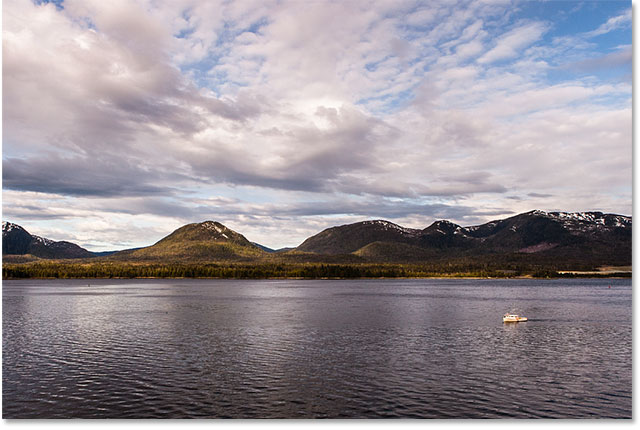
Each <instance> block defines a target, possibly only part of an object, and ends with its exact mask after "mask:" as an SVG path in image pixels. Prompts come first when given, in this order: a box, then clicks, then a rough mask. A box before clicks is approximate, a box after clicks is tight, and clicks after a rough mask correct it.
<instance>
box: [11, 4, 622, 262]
mask: <svg viewBox="0 0 640 430" xmlns="http://www.w3.org/2000/svg"><path fill="white" fill-rule="evenodd" d="M527 5H530V2H524V3H520V2H515V3H512V2H488V1H487V2H484V1H474V2H461V3H460V4H458V5H456V6H453V5H452V4H451V3H450V2H442V3H440V2H428V3H420V2H418V3H415V4H414V3H411V2H402V3H397V2H385V1H371V2H332V1H326V2H297V1H292V2H287V1H285V2H281V1H266V2H265V1H255V2H254V1H236V2H224V1H219V2H216V1H207V2H198V1H195V0H184V1H166V2H165V1H143V0H141V1H129V0H117V1H111V2H103V1H87V0H83V1H79V0H66V1H64V2H62V4H61V5H60V6H59V7H56V6H55V5H53V4H47V3H42V4H35V3H33V2H31V1H29V0H16V1H12V2H6V3H5V4H4V5H3V125H4V131H3V132H4V135H3V190H4V191H3V199H4V203H3V211H4V218H6V219H10V220H11V221H14V222H18V223H23V224H24V225H25V227H29V226H31V225H34V226H36V228H39V229H40V230H39V231H35V233H38V234H42V235H50V236H51V237H52V238H54V239H58V240H61V239H66V240H71V239H75V240H77V241H80V242H81V243H83V244H85V245H87V246H90V247H93V248H94V249H97V250H99V249H108V248H112V247H118V246H139V245H145V244H149V243H151V242H153V240H157V239H158V238H159V237H158V235H159V236H160V237H161V236H162V235H164V234H167V233H168V232H170V231H171V230H172V229H174V228H176V227H178V226H179V225H181V224H183V223H185V222H196V221H202V220H204V219H209V218H210V219H216V220H220V221H221V222H223V223H226V224H227V225H228V226H229V227H230V228H233V229H236V230H238V231H240V232H243V233H246V234H247V235H248V236H249V239H251V240H256V241H259V242H263V243H265V244H266V245H269V246H273V247H279V246H287V245H289V246H291V245H296V244H298V243H299V242H301V240H303V239H304V238H305V237H306V236H308V235H310V234H313V233H316V232H317V231H319V230H320V229H322V228H325V227H327V226H330V225H334V224H336V223H339V222H351V221H354V220H360V219H364V218H386V219H391V220H394V221H396V222H401V223H405V225H408V226H413V227H424V226H426V224H428V223H430V222H432V221H433V220H434V219H438V218H448V219H452V220H453V221H456V222H459V223H461V224H470V223H473V222H481V221H485V220H488V219H490V218H495V217H499V216H505V215H508V214H512V213H515V212H520V211H524V210H529V209H533V208H540V209H546V210H568V211H573V210H576V211H577V210H590V209H592V210H604V211H610V212H618V213H625V214H630V213H631V176H632V163H631V140H632V136H631V82H630V80H629V79H630V78H629V76H630V67H631V66H630V64H631V51H630V42H631V38H630V34H631V33H630V23H631V20H630V9H628V10H627V9H624V8H623V7H622V8H620V7H619V6H620V5H616V6H618V7H617V9H614V8H613V7H612V6H609V7H610V9H606V12H607V13H608V15H606V14H602V11H601V10H598V11H594V14H597V15H596V16H598V17H600V19H599V20H598V22H597V24H591V26H590V27H586V26H585V28H581V29H579V30H576V31H575V32H573V33H571V34H566V33H563V32H560V31H558V30H559V28H561V25H560V23H559V22H556V21H554V16H555V15H554V14H551V13H550V14H549V15H542V16H541V15H533V14H531V13H529V12H527ZM574 6H575V5H572V4H567V5H566V9H567V10H566V11H564V12H566V14H569V13H570V12H571V11H570V10H569V9H574ZM613 36H616V38H614V37H613ZM620 37H622V40H623V41H626V43H618V39H619V38H620ZM609 39H611V40H609ZM603 41H604V42H603ZM118 231H119V232H121V233H120V234H118V233H117V232H118ZM285 233H286V234H285Z"/></svg>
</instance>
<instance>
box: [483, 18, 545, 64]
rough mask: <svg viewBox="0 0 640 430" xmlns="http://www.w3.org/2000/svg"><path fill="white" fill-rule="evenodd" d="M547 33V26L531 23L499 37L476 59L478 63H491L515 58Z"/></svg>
mask: <svg viewBox="0 0 640 430" xmlns="http://www.w3.org/2000/svg"><path fill="white" fill-rule="evenodd" d="M546 31H547V26H546V25H545V24H544V23H541V22H531V23H528V24H523V25H521V26H519V27H516V28H514V29H513V30H511V31H509V32H508V33H506V34H504V35H502V36H500V37H499V38H498V40H497V41H496V44H495V46H494V47H493V48H492V49H491V50H490V51H489V52H487V53H486V54H484V55H483V56H482V57H480V58H479V59H478V62H479V63H493V62H495V61H499V60H505V59H509V58H514V57H517V56H518V55H519V54H520V53H521V50H522V49H523V48H526V47H528V46H529V45H531V44H532V43H534V42H536V41H538V40H539V39H540V37H541V36H542V35H543V34H544V33H545V32H546Z"/></svg>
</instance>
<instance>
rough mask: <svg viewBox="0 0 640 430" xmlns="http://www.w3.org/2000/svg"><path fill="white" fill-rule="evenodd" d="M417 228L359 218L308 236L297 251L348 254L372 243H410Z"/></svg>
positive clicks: (416, 233) (416, 234) (417, 234)
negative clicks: (351, 222)
mask: <svg viewBox="0 0 640 430" xmlns="http://www.w3.org/2000/svg"><path fill="white" fill-rule="evenodd" d="M419 234H420V230H415V229H411V228H404V227H400V226H399V225H397V224H394V223H392V222H389V221H384V220H375V221H361V222H357V223H355V224H347V225H341V226H338V227H331V228H328V229H326V230H323V231H322V232H320V233H318V234H316V235H315V236H311V237H310V238H308V239H307V240H305V241H304V242H302V244H300V246H298V247H297V248H296V250H297V251H303V252H314V253H317V254H330V255H331V254H333V255H335V254H349V253H352V252H356V251H357V250H359V249H360V248H362V247H364V246H366V245H368V244H370V243H373V242H393V243H407V244H410V243H413V242H415V239H416V238H417V237H418V236H419Z"/></svg>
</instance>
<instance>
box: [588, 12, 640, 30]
mask: <svg viewBox="0 0 640 430" xmlns="http://www.w3.org/2000/svg"><path fill="white" fill-rule="evenodd" d="M631 19H632V16H631V8H629V9H627V10H626V11H625V12H624V13H622V14H620V15H618V16H613V17H611V18H609V19H608V20H607V22H605V23H604V24H602V25H600V27H598V28H596V29H595V30H593V31H590V32H588V33H586V36H587V37H595V36H600V35H602V34H607V33H609V32H611V31H614V30H618V29H620V28H625V27H630V26H631Z"/></svg>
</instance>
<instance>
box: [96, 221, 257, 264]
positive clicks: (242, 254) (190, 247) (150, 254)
mask: <svg viewBox="0 0 640 430" xmlns="http://www.w3.org/2000/svg"><path fill="white" fill-rule="evenodd" d="M264 254H266V251H264V250H262V249H261V248H259V247H258V246H256V245H254V244H253V243H251V242H249V241H248V240H247V239H246V238H245V237H244V236H243V235H241V234H240V233H237V232H235V231H233V230H231V229H230V228H228V227H226V226H224V225H222V224H220V223H219V222H214V221H205V222H201V223H194V224H187V225H185V226H183V227H180V228H179V229H177V230H175V231H174V232H173V233H171V234H170V235H168V236H166V237H165V238H163V239H161V240H159V241H158V242H156V243H155V244H154V245H151V246H148V247H145V248H139V249H133V250H126V251H120V252H116V253H114V254H112V255H111V256H109V257H107V258H109V259H113V260H127V261H129V260H133V261H138V260H158V261H168V262H170V261H176V260H179V261H186V260H192V261H193V260H195V261H212V260H248V259H252V258H256V257H260V256H263V255H264Z"/></svg>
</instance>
